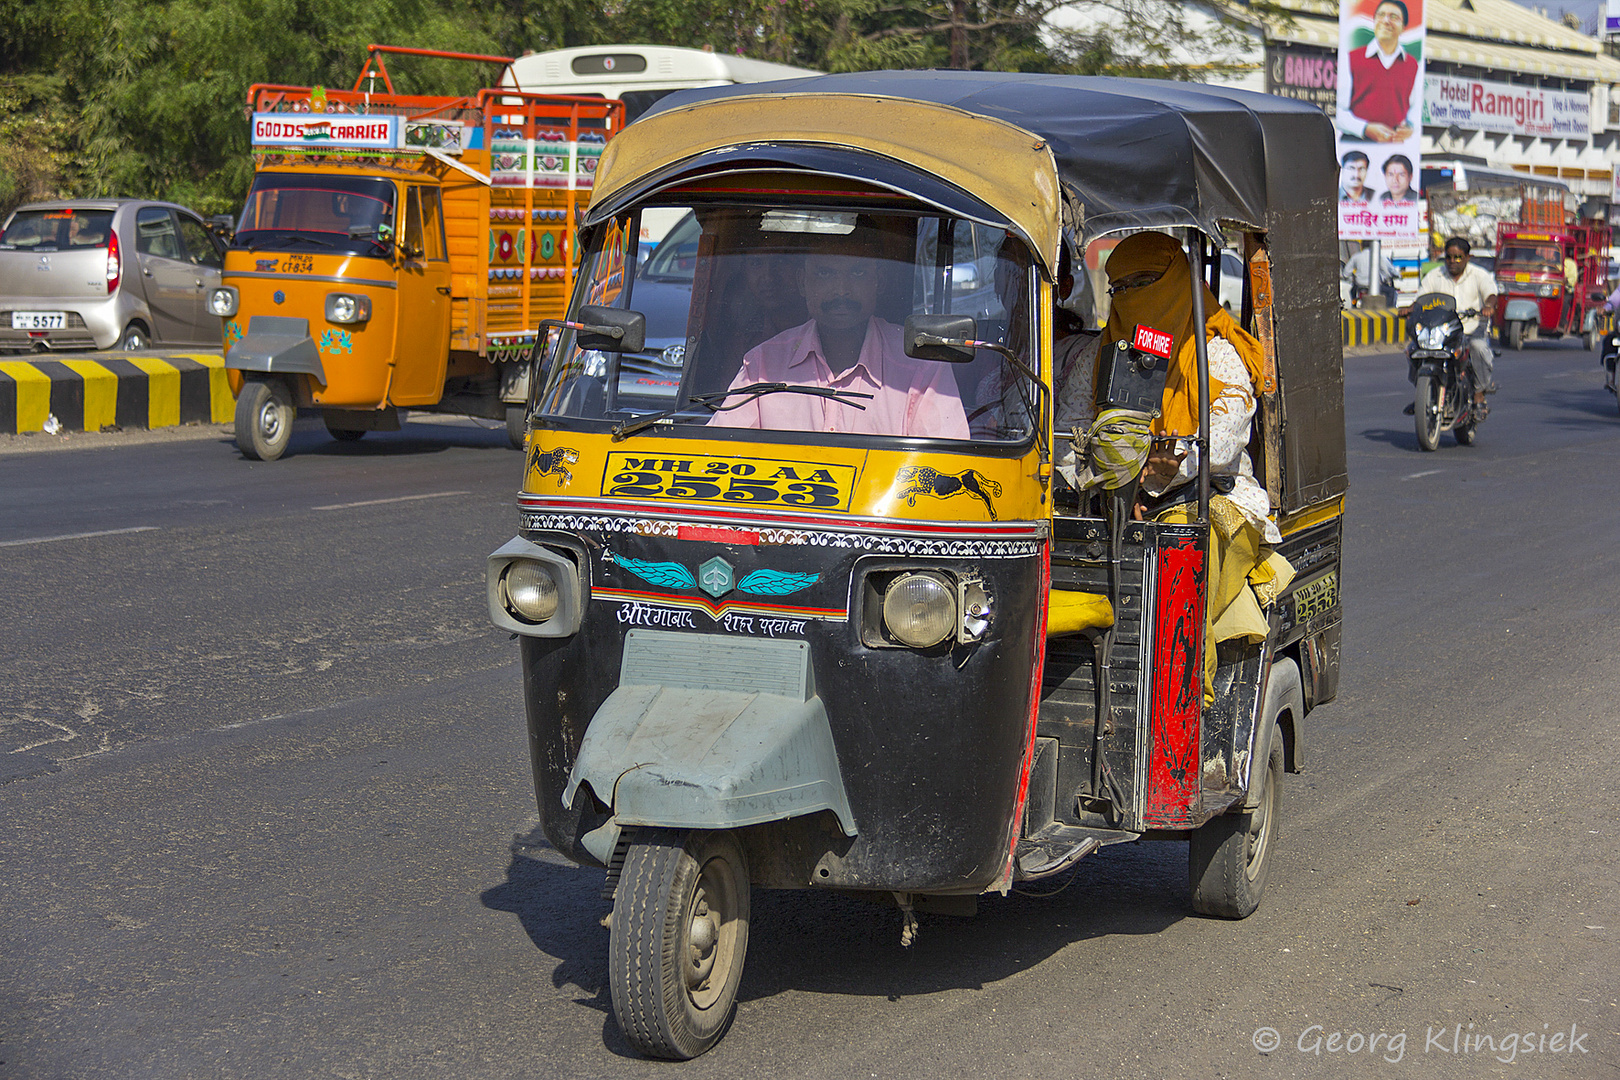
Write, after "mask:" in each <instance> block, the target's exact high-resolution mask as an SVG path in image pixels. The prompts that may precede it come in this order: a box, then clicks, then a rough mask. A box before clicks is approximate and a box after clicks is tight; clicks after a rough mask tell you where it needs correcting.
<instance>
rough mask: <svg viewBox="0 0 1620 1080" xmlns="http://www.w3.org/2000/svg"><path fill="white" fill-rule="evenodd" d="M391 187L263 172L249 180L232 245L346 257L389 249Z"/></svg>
mask: <svg viewBox="0 0 1620 1080" xmlns="http://www.w3.org/2000/svg"><path fill="white" fill-rule="evenodd" d="M397 199H398V195H397V192H396V191H395V188H394V185H393V184H392V183H391V182H389V181H387V180H383V179H379V178H376V177H366V176H343V175H340V174H334V173H273V172H263V173H260V174H259V175H257V176H256V177H254V178H253V188H252V189H251V190H250V191H249V192H248V197H247V205H246V206H245V207H244V208H243V210H242V221H241V224H240V226H239V227H238V228H237V230H236V240H235V242H236V244H237V245H238V246H240V247H251V248H259V247H264V246H274V247H278V248H294V249H296V250H298V251H312V252H318V251H327V250H330V251H336V252H342V253H345V254H350V255H373V256H375V255H379V254H386V253H388V252H389V251H390V250H391V248H392V243H391V242H392V239H393V235H394V228H395V226H394V206H395V203H396V201H397Z"/></svg>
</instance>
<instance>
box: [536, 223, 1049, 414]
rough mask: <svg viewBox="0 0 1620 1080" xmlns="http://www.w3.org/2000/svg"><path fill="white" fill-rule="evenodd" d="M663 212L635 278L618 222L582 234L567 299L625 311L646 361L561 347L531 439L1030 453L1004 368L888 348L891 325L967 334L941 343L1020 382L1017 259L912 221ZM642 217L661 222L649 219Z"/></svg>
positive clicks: (1023, 382) (983, 234) (1008, 241)
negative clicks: (539, 431)
mask: <svg viewBox="0 0 1620 1080" xmlns="http://www.w3.org/2000/svg"><path fill="white" fill-rule="evenodd" d="M675 209H676V210H677V211H678V213H679V218H678V220H677V221H676V223H675V225H674V226H673V227H672V228H670V229H669V231H668V232H667V233H666V234H665V235H664V236H663V238H662V239H661V240H660V241H659V242H658V244H657V246H656V247H655V248H654V249H653V251H652V253H651V254H650V255H648V257H647V258H646V259H645V261H644V262H643V263H642V264H641V267H640V268H639V270H637V269H636V268H635V262H634V260H635V251H636V244H635V243H634V242H633V240H632V238H636V237H638V236H639V233H638V231H637V229H638V223H637V220H636V219H635V217H632V216H626V217H624V218H622V219H619V220H616V221H612V222H609V223H607V224H606V225H605V226H603V227H602V228H599V229H597V230H596V231H595V233H594V235H593V239H592V247H591V248H590V249H589V250H587V252H586V253H585V260H584V266H583V270H582V277H583V281H582V282H581V293H580V295H579V297H578V299H579V300H580V301H581V302H582V303H584V304H591V305H603V306H610V307H616V308H627V309H629V310H632V311H636V312H640V313H641V314H642V315H644V316H645V317H646V327H647V330H646V345H645V348H643V349H642V350H641V351H639V352H635V353H616V352H609V351H603V350H597V349H591V348H581V347H579V345H578V344H577V342H576V340H575V335H574V334H572V333H567V334H564V335H563V336H562V337H561V338H560V339H559V341H558V343H557V345H556V348H555V350H554V351H553V353H552V354H551V356H550V362H549V367H548V368H547V375H546V379H545V382H544V384H543V387H542V389H541V390H540V393H539V397H538V400H537V409H536V411H537V416H538V420H539V422H540V423H542V424H544V423H545V422H546V419H547V418H548V417H549V418H554V419H556V420H559V421H580V420H583V421H601V422H604V423H607V424H610V425H613V426H614V427H615V428H616V429H617V430H618V431H619V433H620V434H621V435H626V436H628V435H631V434H635V433H636V432H638V431H641V430H647V429H649V428H651V429H652V430H653V431H654V432H655V433H664V432H669V431H681V430H686V429H705V430H708V431H712V432H714V433H716V434H718V433H719V430H720V429H724V430H725V432H726V434H727V436H728V437H738V438H747V437H749V435H748V434H747V433H748V432H754V433H759V432H768V433H771V434H769V435H766V436H765V437H767V438H770V437H774V436H775V435H779V434H781V433H785V432H800V433H802V432H810V431H814V432H819V433H820V437H822V438H839V439H843V438H845V437H849V438H853V439H863V438H871V437H906V438H942V439H960V440H966V439H973V440H976V441H1000V442H1018V441H1022V440H1024V439H1027V438H1030V437H1032V435H1033V426H1032V424H1031V421H1030V416H1031V415H1032V414H1033V412H1034V410H1033V409H1032V408H1030V403H1031V402H1032V401H1033V400H1034V389H1033V386H1032V384H1031V383H1030V381H1029V378H1028V376H1027V375H1025V374H1022V373H1020V371H1019V369H1018V365H1016V364H1014V363H1011V362H1009V361H1008V360H1007V359H1006V358H1005V357H1004V356H1003V355H1002V354H1001V353H999V352H997V351H995V350H992V349H986V348H979V349H977V350H976V351H975V352H974V354H973V360H972V362H971V363H951V362H946V361H942V360H932V359H919V358H914V357H909V356H907V355H906V354H905V350H904V347H903V342H902V330H903V327H904V324H905V322H906V320H907V318H908V317H909V316H913V315H936V316H937V315H956V316H968V317H969V318H971V319H972V320H973V322H972V330H971V332H968V333H963V332H962V329H961V327H960V325H959V326H958V329H957V330H956V331H955V333H956V334H959V335H960V336H962V337H967V338H972V339H975V340H979V341H987V342H995V343H997V344H999V345H1002V346H1003V347H1005V348H1007V349H1009V350H1010V351H1011V352H1012V353H1013V354H1014V355H1016V356H1017V357H1018V359H1019V361H1021V362H1022V363H1023V364H1025V365H1032V364H1033V363H1034V361H1033V360H1032V359H1031V355H1030V349H1029V341H1030V340H1031V322H1032V320H1031V317H1030V305H1029V303H1028V302H1027V297H1028V295H1029V290H1030V288H1031V283H1032V281H1033V280H1034V275H1033V270H1032V263H1031V261H1030V258H1029V254H1028V250H1027V248H1025V247H1024V245H1023V244H1022V243H1021V242H1019V241H1017V240H1015V239H1012V238H1010V237H1009V236H1008V234H1006V233H1005V232H1003V231H1002V230H1000V229H994V228H990V227H987V226H984V225H981V224H976V223H974V222H970V221H964V220H959V219H956V218H952V217H942V216H938V215H931V214H926V213H921V212H919V213H914V214H903V213H885V214H875V213H873V214H869V213H859V214H857V213H853V212H832V211H823V210H810V209H806V210H799V209H782V208H767V207H752V206H725V207H721V206H702V207H697V208H687V207H682V208H675ZM653 213H654V211H648V214H649V216H651V215H653ZM656 214H657V216H659V217H660V218H661V219H662V220H666V221H667V220H668V215H667V214H666V210H665V208H657V210H656ZM627 252H628V258H629V266H630V276H629V277H628V278H627V277H626V273H625V271H626V259H627ZM653 418H656V421H654V420H653ZM733 433H736V434H735V435H733ZM755 437H758V436H757V435H756V436H755ZM792 438H793V440H794V441H798V440H799V439H802V438H803V436H794V437H792ZM846 441H847V440H846Z"/></svg>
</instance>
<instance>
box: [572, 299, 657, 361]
mask: <svg viewBox="0 0 1620 1080" xmlns="http://www.w3.org/2000/svg"><path fill="white" fill-rule="evenodd" d="M579 322H580V324H581V326H580V328H579V339H578V342H577V344H578V345H579V347H580V348H582V349H595V350H597V351H598V352H632V353H633V352H640V351H641V350H642V349H644V348H646V345H647V316H645V315H643V314H642V313H641V312H639V311H626V310H625V309H624V308H611V307H597V306H596V305H593V304H586V305H585V306H584V307H582V308H580V309H579Z"/></svg>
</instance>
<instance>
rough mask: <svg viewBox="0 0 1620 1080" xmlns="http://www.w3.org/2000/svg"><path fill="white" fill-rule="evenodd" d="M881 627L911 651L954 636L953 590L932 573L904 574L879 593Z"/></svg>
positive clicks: (954, 591) (954, 598)
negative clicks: (884, 627) (881, 599)
mask: <svg viewBox="0 0 1620 1080" xmlns="http://www.w3.org/2000/svg"><path fill="white" fill-rule="evenodd" d="M883 624H884V625H885V626H887V627H888V628H889V633H891V634H893V635H894V636H895V637H896V638H897V639H898V640H899V641H901V642H903V643H904V644H906V645H909V646H911V647H912V648H913V649H926V648H928V646H930V645H938V644H939V643H940V642H941V641H944V640H945V639H946V638H947V637H949V636H951V635H952V634H955V633H956V590H955V589H953V588H952V587H951V586H950V584H949V583H947V582H946V581H945V580H944V579H943V578H941V577H939V576H938V575H935V574H905V575H903V576H901V577H899V578H896V579H895V580H894V581H893V582H891V583H890V585H889V588H888V590H887V591H886V592H884V594H883Z"/></svg>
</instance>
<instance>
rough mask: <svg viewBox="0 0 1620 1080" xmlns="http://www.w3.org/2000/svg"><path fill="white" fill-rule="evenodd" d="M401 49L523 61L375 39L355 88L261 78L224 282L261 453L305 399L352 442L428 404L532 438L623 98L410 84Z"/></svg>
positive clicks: (249, 435)
mask: <svg viewBox="0 0 1620 1080" xmlns="http://www.w3.org/2000/svg"><path fill="white" fill-rule="evenodd" d="M385 52H409V53H419V54H423V55H430V56H439V57H450V58H453V59H463V60H474V61H483V62H496V63H507V62H508V61H506V60H505V59H504V58H501V57H480V56H470V55H466V54H457V53H440V52H431V51H428V50H411V49H395V48H393V47H389V46H376V45H374V46H372V47H371V55H370V57H368V59H367V61H366V67H365V68H364V69H363V70H362V73H361V77H360V78H359V79H357V80H356V81H355V86H354V88H353V89H351V90H325V89H322V88H320V87H295V86H265V85H255V86H253V87H252V88H250V89H249V91H248V107H249V111H250V114H251V115H250V120H251V123H252V125H253V132H252V142H253V152H254V177H253V185H252V187H251V189H250V190H249V192H248V197H247V204H246V206H245V207H244V208H243V211H242V216H241V220H240V221H239V222H238V223H237V230H236V236H235V239H234V241H233V243H232V245H231V248H230V250H229V251H228V252H227V254H226V257H225V268H224V274H223V277H222V279H221V284H220V286H219V287H218V288H216V289H214V290H212V291H211V293H210V294H209V297H208V303H209V308H210V310H211V311H212V312H213V313H214V314H215V315H218V316H219V317H220V320H221V323H222V329H223V337H224V344H225V367H226V372H227V375H228V377H229V380H230V385H231V389H232V391H233V392H234V393H235V394H236V395H237V399H236V442H237V445H238V446H239V447H240V448H241V451H242V453H243V454H244V455H245V456H247V457H249V458H253V459H257V460H261V461H271V460H274V459H276V458H278V457H280V456H281V455H282V453H283V452H284V451H285V450H286V448H287V443H288V440H289V438H290V437H291V434H292V420H293V417H294V415H295V412H296V411H297V410H313V411H317V412H319V413H320V414H321V417H322V419H324V420H325V422H326V427H327V430H328V431H330V432H331V434H332V436H333V437H334V438H336V439H339V440H353V439H358V438H361V437H362V436H364V435H365V433H366V432H367V431H379V430H384V431H391V430H398V429H399V425H400V413H401V411H402V410H405V409H416V410H422V411H427V412H442V413H455V414H460V415H467V416H477V417H484V418H487V419H491V420H497V421H502V420H504V421H505V422H506V427H507V432H508V435H509V436H510V437H511V439H512V443H513V445H514V446H517V447H521V446H522V440H523V426H522V419H523V416H522V403H523V401H524V400H525V398H526V397H527V394H528V383H527V377H528V370H529V369H528V365H527V363H526V362H525V361H526V360H527V358H528V355H529V353H530V352H531V350H532V349H533V347H534V342H535V335H536V332H537V331H538V328H539V326H540V323H541V322H542V321H543V320H545V319H547V318H550V317H554V316H557V315H560V314H561V313H562V311H563V309H564V306H565V305H566V302H567V297H568V296H569V295H570V293H571V291H572V288H573V281H574V273H575V266H576V264H577V253H576V251H575V249H574V244H573V239H572V238H573V234H574V231H575V228H576V226H577V219H578V217H579V215H580V214H581V213H583V210H584V207H585V202H586V199H587V198H588V196H589V193H590V190H591V184H592V178H593V176H594V174H595V170H596V164H597V161H598V159H599V158H600V155H601V152H602V148H603V146H604V145H605V144H606V142H607V140H608V139H609V138H611V137H612V136H613V135H614V134H615V133H616V132H617V131H618V129H619V127H620V126H621V123H622V117H623V106H622V105H620V104H619V103H618V102H616V101H604V100H602V99H600V98H570V97H547V96H540V95H535V94H527V93H521V92H518V91H512V90H504V91H501V92H499V93H496V92H495V91H493V90H483V91H479V92H478V93H476V94H473V95H470V96H467V97H419V96H410V95H403V94H395V93H393V86H392V82H391V81H390V79H389V76H388V73H387V70H386V68H385V67H384V66H383V61H382V54H383V53H385ZM377 77H381V78H382V80H383V92H380V93H379V92H372V90H371V89H369V88H368V89H362V86H363V85H364V84H370V85H373V86H374V85H375V81H376V78H377Z"/></svg>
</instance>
